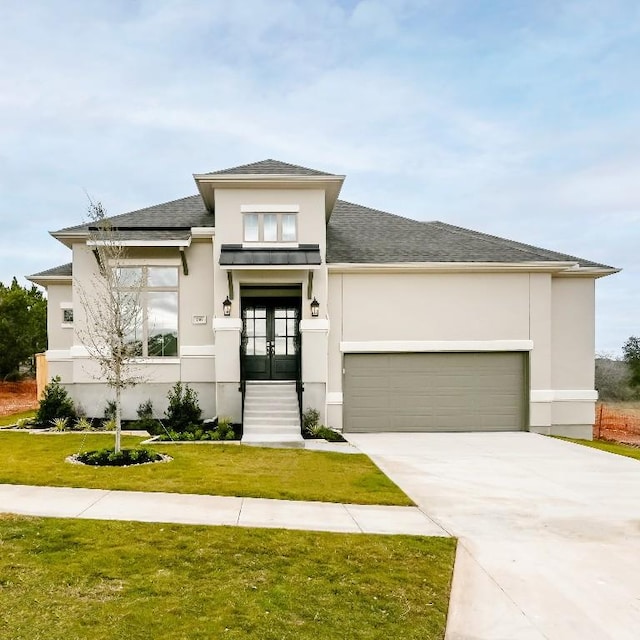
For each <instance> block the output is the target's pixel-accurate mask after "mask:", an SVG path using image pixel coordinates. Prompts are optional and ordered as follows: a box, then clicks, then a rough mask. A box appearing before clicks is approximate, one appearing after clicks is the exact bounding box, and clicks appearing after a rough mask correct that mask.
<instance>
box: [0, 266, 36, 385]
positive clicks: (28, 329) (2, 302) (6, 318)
mask: <svg viewBox="0 0 640 640" xmlns="http://www.w3.org/2000/svg"><path fill="white" fill-rule="evenodd" d="M46 348H47V301H46V299H45V298H44V296H43V295H42V292H41V291H39V290H38V289H36V287H35V286H32V287H31V288H30V289H27V288H26V287H21V286H20V285H19V284H18V281H17V280H16V279H15V278H13V281H12V282H11V285H10V286H8V287H5V286H4V285H3V284H2V283H1V282H0V377H4V376H6V375H9V374H12V373H16V372H17V371H18V369H19V367H20V365H21V364H22V363H23V362H26V361H27V360H28V359H29V358H33V354H34V353H38V352H39V351H44V349H46Z"/></svg>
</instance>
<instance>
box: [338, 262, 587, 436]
mask: <svg viewBox="0 0 640 640" xmlns="http://www.w3.org/2000/svg"><path fill="white" fill-rule="evenodd" d="M593 290H594V284H593V280H592V279H590V278H555V277H553V278H552V276H551V274H549V273H437V272H424V273H413V274H404V275H403V274H401V273H349V272H348V271H345V272H343V273H337V272H331V273H330V275H329V307H330V317H329V319H330V325H331V329H330V334H329V373H328V394H327V413H328V420H329V422H330V423H331V425H332V426H334V427H341V425H342V406H341V396H342V374H343V371H342V362H343V356H342V353H341V351H340V349H341V345H342V347H343V349H346V350H349V349H350V348H356V347H357V348H366V344H367V343H368V344H370V345H371V351H376V350H378V349H379V348H380V346H381V344H383V343H385V342H390V341H392V342H396V343H397V342H400V343H403V342H404V343H406V349H405V350H407V351H412V350H424V351H429V350H447V345H450V348H451V350H458V349H463V350H464V349H465V347H464V346H461V345H467V347H468V350H471V351H472V350H476V349H478V350H483V349H488V350H492V349H495V350H511V349H513V348H514V346H515V348H516V349H517V350H528V351H529V352H530V353H529V394H530V398H529V399H530V404H529V420H530V426H531V428H532V429H533V430H538V431H542V432H546V433H558V432H560V431H562V432H566V426H567V425H569V424H571V425H572V429H571V430H572V432H573V433H574V434H578V433H579V434H580V436H582V437H587V436H588V435H589V434H590V425H591V424H592V423H593V406H594V402H593V399H592V398H590V399H580V400H579V401H571V400H569V398H572V397H574V396H575V395H576V394H573V395H572V393H570V391H572V390H582V391H584V392H585V393H586V395H585V394H584V393H583V394H582V395H583V396H584V398H587V397H588V393H587V392H591V393H593V391H592V390H593V341H594V335H593V318H594V299H593ZM421 343H423V344H421ZM435 343H437V344H435ZM527 344H528V345H529V346H527ZM363 345H364V346H363ZM556 390H557V391H559V393H555V391H556ZM578 395H579V394H578Z"/></svg>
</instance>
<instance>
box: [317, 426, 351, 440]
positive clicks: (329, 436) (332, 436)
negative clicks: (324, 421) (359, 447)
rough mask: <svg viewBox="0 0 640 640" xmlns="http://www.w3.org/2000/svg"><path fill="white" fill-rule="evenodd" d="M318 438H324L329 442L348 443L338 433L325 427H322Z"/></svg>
mask: <svg viewBox="0 0 640 640" xmlns="http://www.w3.org/2000/svg"><path fill="white" fill-rule="evenodd" d="M318 438H324V439H325V440H327V441H328V442H346V440H345V439H344V438H343V437H342V435H341V434H339V433H338V432H337V431H334V430H333V429H330V428H329V427H325V426H324V425H320V433H319V435H318Z"/></svg>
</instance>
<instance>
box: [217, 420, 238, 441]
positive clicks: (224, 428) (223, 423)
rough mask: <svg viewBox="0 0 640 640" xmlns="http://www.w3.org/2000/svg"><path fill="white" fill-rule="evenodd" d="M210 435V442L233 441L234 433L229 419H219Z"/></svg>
mask: <svg viewBox="0 0 640 640" xmlns="http://www.w3.org/2000/svg"><path fill="white" fill-rule="evenodd" d="M211 434H212V435H211V439H212V440H235V439H236V432H235V430H234V428H233V425H232V424H231V418H220V419H219V420H218V424H217V426H216V427H215V429H212V431H211Z"/></svg>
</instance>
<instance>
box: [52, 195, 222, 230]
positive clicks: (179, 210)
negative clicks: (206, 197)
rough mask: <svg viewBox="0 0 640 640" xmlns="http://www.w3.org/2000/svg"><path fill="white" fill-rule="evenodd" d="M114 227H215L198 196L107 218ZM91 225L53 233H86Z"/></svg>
mask: <svg viewBox="0 0 640 640" xmlns="http://www.w3.org/2000/svg"><path fill="white" fill-rule="evenodd" d="M108 219H109V221H110V222H111V224H112V225H113V226H114V227H136V228H145V227H147V228H148V227H151V228H153V227H155V228H158V227H161V228H167V229H170V228H175V227H178V228H190V227H213V226H215V216H214V215H213V214H212V213H209V212H208V211H207V209H206V207H205V206H204V203H203V201H202V198H201V197H200V196H199V195H195V196H188V197H186V198H180V199H179V200H172V201H171V202H164V203H162V204H156V205H154V206H152V207H146V208H145V209H138V210H137V211H130V212H129V213H122V214H120V215H118V216H112V217H110V218H108ZM90 225H91V223H85V224H80V225H76V226H75V227H66V228H64V229H60V230H59V231H56V232H55V233H65V232H73V231H87V230H88V228H89V226H90Z"/></svg>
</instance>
